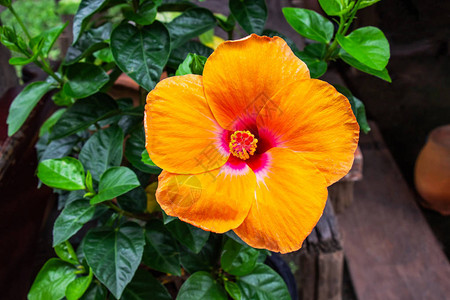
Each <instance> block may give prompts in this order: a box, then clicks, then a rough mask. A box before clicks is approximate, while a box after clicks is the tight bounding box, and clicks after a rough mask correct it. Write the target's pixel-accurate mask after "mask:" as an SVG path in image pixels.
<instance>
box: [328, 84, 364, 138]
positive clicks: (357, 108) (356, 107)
mask: <svg viewBox="0 0 450 300" xmlns="http://www.w3.org/2000/svg"><path fill="white" fill-rule="evenodd" d="M335 88H336V90H337V91H338V92H339V93H341V94H343V95H344V96H345V97H347V99H348V101H349V102H350V105H351V106H352V110H353V114H354V115H355V117H356V120H357V121H358V124H359V127H360V128H361V130H362V131H363V132H364V133H366V134H367V133H369V131H370V125H369V123H368V122H367V118H366V109H365V107H364V103H362V101H361V100H359V99H358V98H356V97H355V96H353V94H352V92H350V90H348V89H347V88H345V87H343V86H340V85H335Z"/></svg>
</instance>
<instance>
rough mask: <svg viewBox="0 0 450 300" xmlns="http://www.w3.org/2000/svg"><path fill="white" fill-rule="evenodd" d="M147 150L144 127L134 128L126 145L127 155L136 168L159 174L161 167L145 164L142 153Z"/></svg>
mask: <svg viewBox="0 0 450 300" xmlns="http://www.w3.org/2000/svg"><path fill="white" fill-rule="evenodd" d="M144 150H145V133H144V127H143V126H141V127H140V128H138V129H136V130H134V131H133V132H132V133H131V135H130V137H129V138H128V139H127V142H126V145H125V157H126V158H127V160H128V161H129V162H130V163H131V164H132V165H133V167H135V168H136V169H138V170H140V171H142V172H145V173H149V174H159V173H161V169H160V168H159V167H156V166H152V165H148V164H145V163H144V162H143V161H142V153H143V151H144Z"/></svg>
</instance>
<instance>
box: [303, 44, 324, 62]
mask: <svg viewBox="0 0 450 300" xmlns="http://www.w3.org/2000/svg"><path fill="white" fill-rule="evenodd" d="M303 51H304V52H305V53H306V54H308V55H310V56H312V57H315V58H318V59H323V58H324V57H325V54H326V53H327V45H325V44H321V43H312V44H309V45H306V47H305V48H304V49H303Z"/></svg>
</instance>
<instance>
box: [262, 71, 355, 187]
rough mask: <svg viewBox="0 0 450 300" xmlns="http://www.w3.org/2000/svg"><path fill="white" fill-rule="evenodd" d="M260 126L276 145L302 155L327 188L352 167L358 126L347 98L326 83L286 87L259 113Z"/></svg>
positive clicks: (309, 83)
mask: <svg viewBox="0 0 450 300" xmlns="http://www.w3.org/2000/svg"><path fill="white" fill-rule="evenodd" d="M257 126H258V130H259V131H260V135H264V136H270V137H271V139H272V141H273V144H274V145H275V146H277V147H286V148H289V149H292V150H294V151H298V152H301V154H302V157H304V158H306V159H308V160H309V161H311V162H312V163H314V164H315V166H316V167H317V168H318V169H319V170H320V171H321V172H322V174H323V176H324V177H325V179H326V180H327V183H328V185H331V184H332V183H334V182H336V181H338V180H339V179H341V178H342V177H343V176H344V175H345V174H347V173H348V171H349V170H350V168H351V166H352V164H353V157H354V153H355V150H356V147H357V144H358V138H359V126H358V123H357V121H356V118H355V116H354V115H353V112H352V109H351V106H350V103H349V102H348V100H347V98H345V97H344V96H343V95H342V94H340V93H338V92H337V91H336V89H335V88H334V87H333V86H331V85H330V84H328V83H326V82H323V81H320V80H316V79H309V80H302V81H298V82H295V83H293V84H290V85H288V86H285V87H284V88H283V89H282V90H280V92H278V93H277V94H276V95H275V96H273V98H272V99H271V101H269V102H267V104H266V106H265V107H264V108H263V109H262V110H261V111H260V114H259V115H258V118H257Z"/></svg>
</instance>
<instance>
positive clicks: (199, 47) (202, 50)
mask: <svg viewBox="0 0 450 300" xmlns="http://www.w3.org/2000/svg"><path fill="white" fill-rule="evenodd" d="M212 52H213V49H211V48H209V47H206V46H205V45H203V44H201V43H199V42H196V41H189V42H187V43H186V44H183V45H181V46H180V47H178V48H176V49H172V52H171V53H170V57H169V61H168V62H167V66H169V67H171V68H173V69H175V70H176V69H177V68H178V65H179V64H181V63H182V62H183V61H184V60H185V59H186V56H188V55H189V53H195V54H198V55H201V56H204V57H209V56H210V55H211V53H212Z"/></svg>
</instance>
